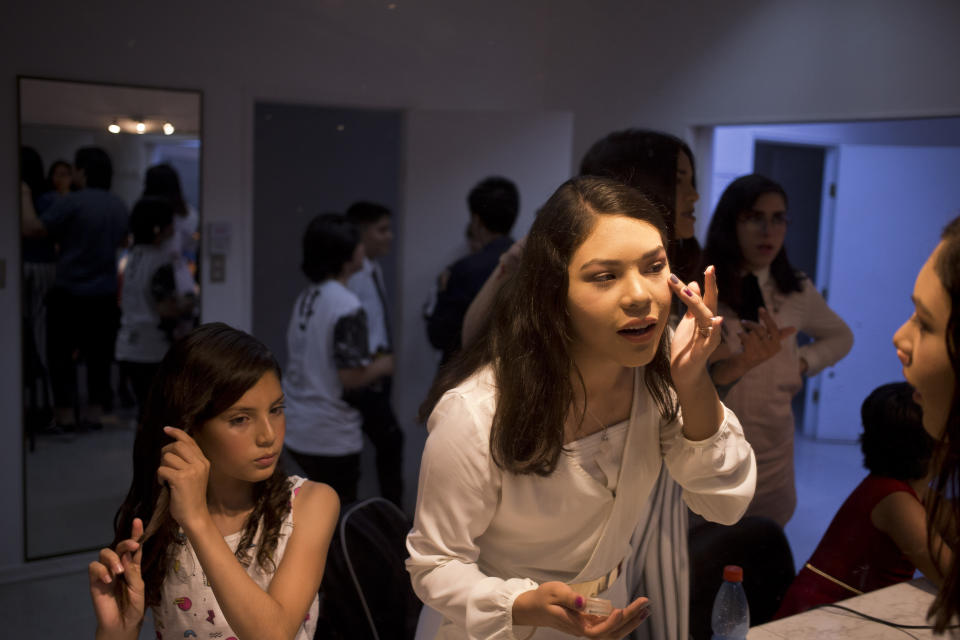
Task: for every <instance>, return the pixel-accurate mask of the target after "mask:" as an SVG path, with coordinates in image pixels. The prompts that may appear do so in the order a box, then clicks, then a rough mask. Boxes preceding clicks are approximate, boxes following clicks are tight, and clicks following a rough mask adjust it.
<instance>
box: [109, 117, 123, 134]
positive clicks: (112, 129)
mask: <svg viewBox="0 0 960 640" xmlns="http://www.w3.org/2000/svg"><path fill="white" fill-rule="evenodd" d="M107 131H109V132H110V133H120V125H119V124H117V121H116V120H114V121H113V122H111V123H110V125H109V126H108V127H107Z"/></svg>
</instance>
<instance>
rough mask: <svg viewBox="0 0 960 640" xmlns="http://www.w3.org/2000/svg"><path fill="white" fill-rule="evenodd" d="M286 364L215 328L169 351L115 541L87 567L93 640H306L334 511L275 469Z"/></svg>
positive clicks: (320, 488) (315, 492) (140, 434)
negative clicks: (151, 639) (148, 617)
mask: <svg viewBox="0 0 960 640" xmlns="http://www.w3.org/2000/svg"><path fill="white" fill-rule="evenodd" d="M285 426H286V422H285V416H284V396H283V390H282V388H281V386H280V367H279V366H278V364H277V361H276V359H274V357H273V355H272V354H271V353H270V351H268V350H267V348H266V347H265V346H264V345H263V344H262V343H261V342H260V341H258V340H257V339H255V338H253V337H252V336H250V335H248V334H246V333H244V332H242V331H238V330H236V329H233V328H231V327H228V326H227V325H225V324H222V323H214V324H207V325H203V326H201V327H199V328H197V329H196V330H194V331H193V332H191V333H190V334H189V335H187V336H186V337H185V338H183V339H181V340H179V341H177V342H176V343H175V344H174V345H173V346H172V347H171V348H170V350H169V352H168V353H167V355H166V356H165V357H164V359H163V362H162V363H161V365H160V369H159V371H158V373H157V376H156V378H155V379H154V383H153V386H152V387H151V389H150V394H149V399H148V402H147V407H146V409H145V410H144V412H143V414H142V419H141V420H140V423H139V425H138V428H137V436H136V440H135V441H134V449H133V454H134V455H133V482H132V484H131V486H130V491H129V493H128V494H127V498H126V500H125V501H124V503H123V505H122V506H121V507H120V510H119V511H118V512H117V516H116V518H115V520H114V529H115V537H114V541H113V543H112V544H111V545H110V547H109V548H104V549H102V550H101V551H100V555H99V557H98V559H97V560H95V561H94V562H91V563H90V565H89V581H90V595H91V597H92V599H93V608H94V612H95V614H96V617H97V630H96V638H97V640H135V639H136V638H137V637H138V634H139V630H140V626H141V624H142V623H143V617H144V613H145V611H146V608H147V607H150V609H151V610H152V614H153V620H154V625H155V627H156V630H157V637H161V636H162V637H165V638H185V637H190V636H194V637H221V638H227V637H230V636H234V637H240V638H295V639H296V640H310V639H311V638H313V632H314V629H315V627H316V623H317V616H318V607H319V604H318V597H317V590H318V589H319V587H320V581H321V578H322V576H323V570H324V566H325V563H326V556H327V548H328V546H329V544H330V540H331V538H332V536H333V529H334V527H335V526H336V521H337V515H338V512H339V505H338V502H337V496H336V494H335V493H334V491H333V490H332V489H331V488H330V487H328V486H326V485H322V484H317V483H313V482H309V481H306V480H304V479H303V478H300V477H297V476H289V477H288V476H287V475H286V474H285V473H284V472H283V471H282V469H281V468H280V467H279V465H278V461H279V458H280V453H281V450H282V448H283V439H284V433H285Z"/></svg>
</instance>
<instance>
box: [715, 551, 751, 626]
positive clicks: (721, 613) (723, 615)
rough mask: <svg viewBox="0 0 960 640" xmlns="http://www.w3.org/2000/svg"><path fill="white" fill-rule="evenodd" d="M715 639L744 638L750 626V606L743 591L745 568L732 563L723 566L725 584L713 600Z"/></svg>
mask: <svg viewBox="0 0 960 640" xmlns="http://www.w3.org/2000/svg"><path fill="white" fill-rule="evenodd" d="M710 628H711V629H713V640H744V638H746V637H747V629H749V628H750V607H749V606H748V605H747V594H746V593H744V591H743V569H741V568H740V567H738V566H737V565H734V564H730V565H727V566H726V567H724V568H723V584H722V585H720V590H719V591H717V597H716V598H715V599H714V600H713V612H712V613H711V614H710Z"/></svg>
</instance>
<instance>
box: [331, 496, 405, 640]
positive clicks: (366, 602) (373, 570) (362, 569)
mask: <svg viewBox="0 0 960 640" xmlns="http://www.w3.org/2000/svg"><path fill="white" fill-rule="evenodd" d="M411 526H412V523H411V522H410V519H409V518H408V517H407V515H406V514H405V513H404V512H403V511H401V510H400V509H399V508H398V507H397V506H396V505H394V504H393V503H392V502H390V501H389V500H385V499H383V498H379V497H378V498H370V499H368V500H364V501H362V502H358V503H356V504H354V505H353V506H351V507H350V508H348V509H347V510H346V511H345V512H344V513H343V514H341V516H340V522H339V524H338V526H337V530H336V532H335V533H334V536H333V540H332V541H331V543H330V551H329V553H328V554H327V566H326V570H325V571H324V574H323V582H322V583H321V596H322V598H321V603H322V607H321V609H322V611H321V615H320V620H319V622H318V625H317V633H316V635H315V636H314V637H315V638H318V639H323V640H341V639H349V640H412V638H413V637H414V632H415V630H416V626H417V619H418V617H419V615H420V608H421V606H422V603H421V602H420V600H419V599H418V598H417V596H416V595H415V594H414V593H413V587H412V586H411V584H410V576H409V574H408V573H407V569H406V566H405V564H404V563H405V561H406V558H407V556H408V553H407V548H406V537H407V533H408V532H409V531H410V527H411Z"/></svg>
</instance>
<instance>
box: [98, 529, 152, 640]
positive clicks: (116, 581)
mask: <svg viewBox="0 0 960 640" xmlns="http://www.w3.org/2000/svg"><path fill="white" fill-rule="evenodd" d="M142 535H143V521H142V520H141V519H140V518H134V519H133V525H132V526H131V530H130V537H129V538H128V539H126V540H124V541H122V542H121V543H120V544H118V545H117V547H116V549H110V548H104V549H101V550H100V557H99V558H98V559H97V560H95V561H94V562H91V563H90V566H89V567H88V568H87V573H88V574H89V577H90V598H91V599H92V600H93V611H94V613H95V614H96V616H97V637H98V638H99V637H110V638H136V637H137V635H138V633H139V630H140V623H141V622H142V621H143V611H144V586H143V577H142V576H141V575H140V557H141V555H142V553H143V551H142V548H141V546H140V543H139V542H138V540H139V539H140V536H142ZM120 578H123V579H122V580H121V579H120ZM118 589H125V591H126V593H125V594H122V595H121V594H120V593H118V591H117V590H118ZM118 597H119V598H120V600H118ZM121 600H122V601H124V602H125V604H124V605H121ZM121 608H122V609H123V610H122V611H121Z"/></svg>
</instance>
